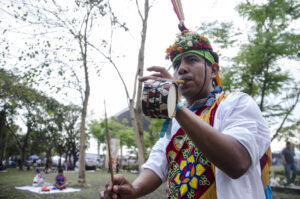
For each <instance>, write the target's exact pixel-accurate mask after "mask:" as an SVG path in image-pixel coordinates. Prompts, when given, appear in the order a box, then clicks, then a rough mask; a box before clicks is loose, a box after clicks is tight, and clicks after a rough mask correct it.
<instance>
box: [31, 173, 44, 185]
mask: <svg viewBox="0 0 300 199" xmlns="http://www.w3.org/2000/svg"><path fill="white" fill-rule="evenodd" d="M36 172H37V174H36V175H35V176H34V178H33V184H32V186H34V187H42V186H44V185H45V183H46V177H45V170H44V169H42V170H40V169H36Z"/></svg>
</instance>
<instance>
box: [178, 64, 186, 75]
mask: <svg viewBox="0 0 300 199" xmlns="http://www.w3.org/2000/svg"><path fill="white" fill-rule="evenodd" d="M187 72H188V66H187V64H186V63H185V62H184V61H182V62H181V63H180V66H179V68H178V74H179V75H183V74H185V73H187Z"/></svg>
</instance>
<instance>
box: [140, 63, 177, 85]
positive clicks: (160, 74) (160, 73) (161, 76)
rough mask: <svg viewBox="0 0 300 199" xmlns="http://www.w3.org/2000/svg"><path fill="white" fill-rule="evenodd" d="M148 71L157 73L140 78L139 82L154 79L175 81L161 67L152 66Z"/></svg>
mask: <svg viewBox="0 0 300 199" xmlns="http://www.w3.org/2000/svg"><path fill="white" fill-rule="evenodd" d="M147 70H148V71H152V72H156V73H153V74H151V75H149V76H143V77H139V81H141V82H144V81H146V80H148V79H154V80H156V79H157V80H160V79H169V80H173V76H172V75H171V74H170V73H169V72H168V71H167V70H166V69H165V68H164V67H161V66H152V67H149V68H147Z"/></svg>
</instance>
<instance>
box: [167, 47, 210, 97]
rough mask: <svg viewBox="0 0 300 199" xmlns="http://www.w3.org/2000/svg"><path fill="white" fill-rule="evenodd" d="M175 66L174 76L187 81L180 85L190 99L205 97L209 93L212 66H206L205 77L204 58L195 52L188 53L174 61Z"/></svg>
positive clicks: (180, 90)
mask: <svg viewBox="0 0 300 199" xmlns="http://www.w3.org/2000/svg"><path fill="white" fill-rule="evenodd" d="M173 67H174V78H175V79H182V80H184V81H185V83H184V84H180V85H179V92H180V93H181V94H182V95H183V96H184V97H185V98H186V99H187V100H188V101H194V100H197V99H200V98H204V97H206V96H207V95H208V93H209V92H210V90H211V89H212V86H211V80H212V79H211V77H212V76H211V67H208V66H206V78H205V60H204V58H202V57H201V56H199V55H197V54H194V53H187V54H185V55H183V56H181V57H179V58H178V59H177V60H176V61H175V62H174V63H173ZM204 81H205V83H204ZM203 84H204V87H203ZM202 87H203V89H202ZM201 89H202V90H201Z"/></svg>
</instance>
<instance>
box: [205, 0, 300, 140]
mask: <svg viewBox="0 0 300 199" xmlns="http://www.w3.org/2000/svg"><path fill="white" fill-rule="evenodd" d="M299 8H300V6H299V3H298V2H297V1H294V0H286V1H284V0H269V1H266V2H265V3H263V4H261V3H260V4H255V3H250V2H249V1H247V2H246V3H241V4H239V5H238V6H237V10H238V12H239V13H240V15H241V16H243V17H245V18H246V19H247V20H248V21H250V22H251V26H249V27H250V30H248V31H247V41H246V42H243V40H237V38H238V37H236V36H238V35H240V33H239V32H235V31H232V25H230V24H229V25H226V26H225V25H224V24H223V26H222V24H221V28H216V27H214V28H212V29H210V30H208V29H209V28H208V29H205V27H204V26H205V25H207V24H205V25H204V26H202V27H201V28H200V29H202V30H205V31H204V32H206V33H208V34H209V35H211V36H212V38H214V41H215V42H216V43H217V44H221V45H220V47H221V48H224V47H227V48H228V47H230V46H234V45H236V46H237V45H239V46H240V51H239V53H238V55H236V56H234V57H233V58H232V62H231V63H232V66H231V67H227V68H225V69H223V70H222V83H223V85H224V89H225V90H229V91H233V90H241V91H243V92H246V93H248V94H249V95H250V96H252V97H253V98H254V99H255V100H256V101H257V103H258V105H259V107H260V109H261V110H262V111H263V113H264V116H265V117H266V118H267V119H268V121H269V124H270V125H277V124H278V123H279V124H280V125H279V127H277V130H276V131H275V132H276V133H275V134H274V135H273V137H272V140H273V139H275V138H276V137H277V136H278V135H279V132H283V131H282V130H283V128H282V127H283V126H284V123H285V122H287V121H288V119H287V118H288V117H290V119H291V117H292V112H293V110H294V108H295V106H296V104H297V103H298V101H299V90H300V87H299V84H298V83H297V82H296V81H295V80H294V79H293V78H292V76H291V74H290V73H288V72H284V71H283V70H282V68H283V66H281V65H280V64H279V61H281V60H283V59H285V60H286V59H289V60H295V61H297V60H299V50H300V45H299V41H300V36H299V34H297V33H296V32H295V30H294V29H293V28H292V27H291V26H290V24H291V22H293V21H296V20H297V19H299ZM209 25H210V27H213V26H214V25H216V24H209ZM222 27H223V29H222ZM224 27H225V28H224ZM230 30H231V32H230ZM232 32H233V33H234V34H232ZM230 33H231V34H230ZM235 33H237V34H235ZM280 120H281V122H280ZM296 120H297V119H296V118H294V120H290V121H289V122H290V124H292V126H293V123H296ZM298 120H299V119H298Z"/></svg>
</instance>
